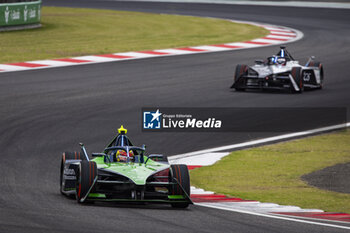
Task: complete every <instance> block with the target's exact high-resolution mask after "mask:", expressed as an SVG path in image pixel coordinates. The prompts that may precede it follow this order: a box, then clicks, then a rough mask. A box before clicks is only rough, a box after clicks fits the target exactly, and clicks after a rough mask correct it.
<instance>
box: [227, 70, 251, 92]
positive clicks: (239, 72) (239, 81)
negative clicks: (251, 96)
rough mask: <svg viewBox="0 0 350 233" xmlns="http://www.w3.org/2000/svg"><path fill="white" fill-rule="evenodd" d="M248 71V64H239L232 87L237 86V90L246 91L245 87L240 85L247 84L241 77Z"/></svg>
mask: <svg viewBox="0 0 350 233" xmlns="http://www.w3.org/2000/svg"><path fill="white" fill-rule="evenodd" d="M247 73H248V66H247V65H237V66H236V71H235V76H234V78H233V84H232V86H231V88H235V90H236V91H244V90H245V88H242V87H239V86H240V85H245V84H244V80H242V79H240V78H241V77H242V75H245V74H247Z"/></svg>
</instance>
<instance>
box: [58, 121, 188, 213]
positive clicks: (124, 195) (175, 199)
mask: <svg viewBox="0 0 350 233" xmlns="http://www.w3.org/2000/svg"><path fill="white" fill-rule="evenodd" d="M126 133H127V130H126V129H124V128H123V126H122V127H121V128H120V129H118V134H117V135H116V136H115V137H114V139H113V140H112V141H111V142H110V143H109V144H108V146H107V147H106V148H105V149H104V150H103V152H102V153H92V157H93V159H89V156H88V154H87V152H86V149H85V147H84V145H83V144H80V146H81V152H73V153H72V152H64V153H63V155H62V162H61V175H60V177H61V179H60V190H61V193H62V194H64V195H67V196H75V197H76V199H77V201H78V203H86V202H88V203H89V202H95V201H113V202H154V203H169V204H171V205H172V206H173V207H177V208H186V207H188V205H189V204H192V201H191V199H190V179H189V172H188V168H187V166H186V165H170V164H169V163H168V159H167V157H166V156H164V155H159V154H153V155H148V156H147V155H146V153H145V146H144V145H143V146H142V147H136V146H133V144H132V143H131V141H130V140H129V138H128V137H127V136H126Z"/></svg>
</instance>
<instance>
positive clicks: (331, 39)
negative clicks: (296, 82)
mask: <svg viewBox="0 0 350 233" xmlns="http://www.w3.org/2000/svg"><path fill="white" fill-rule="evenodd" d="M44 5H50V6H68V7H89V8H103V9H115V10H130V11H143V12H154V13H168V14H184V15H194V16H203V17H217V18H226V19H232V20H243V21H254V22H259V23H266V24H273V25H282V26H285V27H290V28H295V29H297V30H299V31H301V32H303V34H304V37H303V39H301V40H299V41H297V42H294V43H290V44H288V47H287V48H288V50H289V51H290V52H291V53H292V54H293V55H294V57H295V58H296V59H298V60H301V61H304V62H306V60H307V59H308V57H309V56H311V55H315V56H316V58H318V59H319V60H321V61H322V63H323V64H324V67H325V88H324V89H323V90H321V91H309V92H304V93H303V94H302V95H291V94H288V93H279V92H278V93H275V92H273V93H262V92H247V93H238V92H234V91H230V90H229V86H230V85H231V84H232V81H233V78H232V76H233V72H234V68H235V65H236V64H240V63H248V64H249V63H251V62H252V61H253V60H254V59H256V58H265V57H267V56H271V55H272V54H275V53H276V52H277V50H278V46H270V47H261V48H252V49H245V50H236V51H223V52H218V53H203V54H193V55H185V56H169V57H156V58H149V59H139V60H129V61H121V62H108V63H101V64H89V65H79V66H69V67H58V68H52V69H40V70H28V71H19V72H8V73H1V74H0V83H1V85H0V96H1V121H0V129H1V131H0V132H1V134H2V135H1V140H0V148H1V149H2V156H1V157H0V159H1V161H0V166H1V169H0V174H1V180H2V182H1V184H0V185H1V189H0V209H1V210H0V232H48V231H49V232H154V231H164V232H179V231H182V232H347V231H348V230H347V229H340V228H333V227H330V226H326V225H315V224H308V223H303V222H295V221H286V220H284V219H277V218H275V219H272V218H266V217H265V216H259V215H251V214H246V213H239V212H231V211H226V210H218V209H212V208H206V207H202V206H198V205H194V206H191V207H190V208H189V209H187V210H174V209H171V208H170V207H168V206H162V205H159V206H158V205H145V206H143V205H142V206H139V205H136V206H135V205H131V206H130V205H118V204H115V205H102V204H96V205H86V206H84V205H78V204H77V203H76V201H75V200H71V199H68V198H65V197H63V196H61V194H60V193H59V165H60V154H61V153H62V152H63V151H65V150H75V149H78V142H80V141H82V142H84V144H85V145H86V147H87V149H88V152H89V153H91V152H98V151H101V150H102V149H103V147H104V146H105V143H106V142H107V141H108V140H109V139H110V138H111V137H112V136H113V135H114V134H115V132H116V129H117V128H118V127H119V126H120V125H121V124H123V125H124V126H125V127H127V128H128V132H129V133H128V134H129V137H130V138H131V139H132V140H133V142H134V143H135V144H137V145H141V144H146V145H147V150H148V151H149V152H150V153H162V154H167V155H174V154H183V153H187V152H192V151H198V150H204V149H207V148H215V147H220V146H225V145H231V144H236V143H242V142H247V141H251V140H255V139H261V138H266V137H272V136H276V135H279V133H278V132H261V133H252V132H249V133H227V132H226V133H142V132H141V121H140V114H141V108H142V107H145V106H166V107H346V108H348V107H349V106H350V98H349V91H348V90H349V88H350V83H349V81H348V75H347V70H348V54H349V52H350V43H349V42H350V30H349V29H350V26H349V24H348V22H349V20H350V14H349V11H348V10H343V9H326V8H322V9H320V8H293V7H270V6H254V7H252V6H244V5H235V6H229V5H220V4H176V3H146V2H126V1H98V0H75V1H66V0H57V1H56V0H47V1H45V2H44ZM248 123H249V120H248V119H247V122H241V124H248ZM344 226H348V225H344Z"/></svg>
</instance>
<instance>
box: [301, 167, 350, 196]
mask: <svg viewBox="0 0 350 233" xmlns="http://www.w3.org/2000/svg"><path fill="white" fill-rule="evenodd" d="M301 178H302V179H303V180H304V181H306V182H307V183H308V184H309V185H312V186H315V187H318V188H321V189H326V190H331V191H335V192H341V193H350V186H349V184H350V163H340V164H337V165H334V166H331V167H326V168H324V169H322V170H319V171H315V172H312V173H310V174H307V175H303V176H302V177H301Z"/></svg>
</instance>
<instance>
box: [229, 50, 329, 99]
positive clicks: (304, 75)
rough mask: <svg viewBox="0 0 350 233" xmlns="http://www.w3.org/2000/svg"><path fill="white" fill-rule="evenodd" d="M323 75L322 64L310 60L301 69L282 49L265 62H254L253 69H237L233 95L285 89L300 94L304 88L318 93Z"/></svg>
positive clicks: (246, 67)
mask: <svg viewBox="0 0 350 233" xmlns="http://www.w3.org/2000/svg"><path fill="white" fill-rule="evenodd" d="M323 80H324V72H323V65H322V63H320V62H318V61H315V58H314V57H313V56H312V57H310V59H309V60H308V62H307V63H306V64H305V66H302V65H300V64H299V62H298V61H296V60H294V58H293V57H292V56H291V55H290V53H289V52H288V51H287V50H286V47H285V46H281V48H280V51H279V52H278V53H277V54H276V55H274V56H271V57H268V58H267V59H266V60H265V61H262V60H257V61H255V64H254V65H253V66H247V65H237V66H236V72H235V76H234V83H233V84H232V86H231V88H234V89H235V90H236V91H244V90H246V89H288V90H290V91H291V92H296V93H302V92H303V91H304V89H306V88H318V89H322V87H323Z"/></svg>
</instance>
